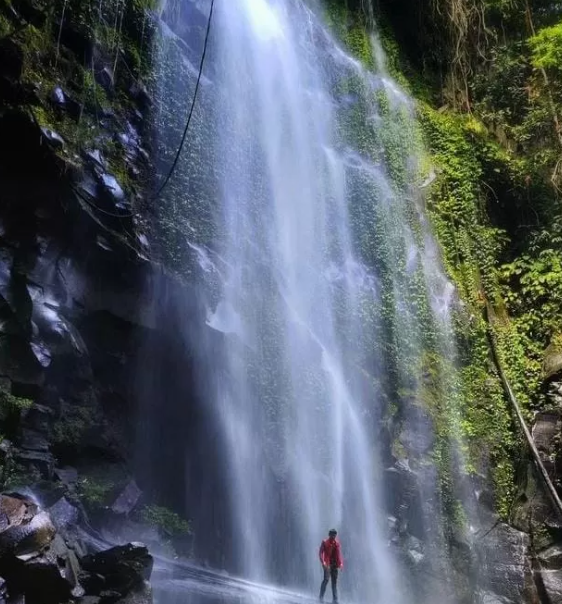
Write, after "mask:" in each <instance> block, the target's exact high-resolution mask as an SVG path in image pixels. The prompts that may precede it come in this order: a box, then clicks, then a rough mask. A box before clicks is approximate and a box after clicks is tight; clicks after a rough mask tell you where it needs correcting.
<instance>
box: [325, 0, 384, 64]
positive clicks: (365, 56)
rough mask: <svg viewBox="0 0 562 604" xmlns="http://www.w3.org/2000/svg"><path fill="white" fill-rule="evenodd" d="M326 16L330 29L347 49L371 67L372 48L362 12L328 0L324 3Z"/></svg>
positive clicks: (334, 0) (372, 59)
mask: <svg viewBox="0 0 562 604" xmlns="http://www.w3.org/2000/svg"><path fill="white" fill-rule="evenodd" d="M326 17H327V21H328V24H329V25H330V27H331V29H332V31H333V32H334V33H335V34H336V36H337V37H338V38H339V39H340V40H341V41H342V42H343V44H344V45H345V47H346V48H347V50H348V51H349V52H350V53H351V54H353V55H354V56H355V57H356V58H357V59H359V60H360V61H361V62H362V63H363V64H364V65H365V66H366V67H368V68H373V67H374V58H373V49H372V47H371V40H370V36H369V31H368V28H367V24H366V22H365V15H364V14H363V12H362V11H360V10H353V9H350V8H348V7H347V6H346V5H344V4H342V3H340V2H338V1H337V0H330V1H329V2H327V4H326Z"/></svg>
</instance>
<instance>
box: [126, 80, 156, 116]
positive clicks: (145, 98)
mask: <svg viewBox="0 0 562 604" xmlns="http://www.w3.org/2000/svg"><path fill="white" fill-rule="evenodd" d="M129 92H130V94H131V96H132V97H133V99H134V100H135V101H136V102H137V104H138V106H139V108H140V109H142V110H143V111H145V110H147V109H148V108H149V107H150V106H151V105H152V98H151V97H150V94H149V92H148V90H147V88H146V86H145V85H144V84H143V83H142V82H135V83H134V84H133V85H132V86H131V88H130V91H129Z"/></svg>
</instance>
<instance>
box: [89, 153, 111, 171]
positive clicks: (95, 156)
mask: <svg viewBox="0 0 562 604" xmlns="http://www.w3.org/2000/svg"><path fill="white" fill-rule="evenodd" d="M84 157H85V158H86V160H88V161H89V162H91V163H92V164H93V165H94V167H95V168H100V169H101V170H105V169H106V166H107V162H106V161H105V159H104V157H103V155H102V154H101V152H100V151H99V150H98V149H91V150H88V151H85V152H84Z"/></svg>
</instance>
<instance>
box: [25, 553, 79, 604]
mask: <svg viewBox="0 0 562 604" xmlns="http://www.w3.org/2000/svg"><path fill="white" fill-rule="evenodd" d="M61 553H62V552H60V551H59V554H61ZM58 558H60V556H57V555H56V554H55V553H54V552H47V553H45V554H43V555H41V556H39V557H36V558H33V559H31V560H29V561H27V562H25V563H24V566H23V569H22V570H21V579H22V583H23V585H22V587H23V592H24V595H25V602H26V604H60V602H67V601H68V600H69V599H70V597H71V595H72V586H71V584H70V583H69V582H68V581H67V580H66V578H65V577H64V576H63V574H64V565H62V568H61V566H59V561H58Z"/></svg>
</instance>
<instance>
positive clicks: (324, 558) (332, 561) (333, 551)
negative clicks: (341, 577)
mask: <svg viewBox="0 0 562 604" xmlns="http://www.w3.org/2000/svg"><path fill="white" fill-rule="evenodd" d="M337 534H338V532H337V531H336V529H330V531H329V532H328V538H327V539H324V541H322V543H321V544H320V551H319V552H318V554H319V556H320V564H321V565H322V568H323V569H324V580H323V581H322V585H321V586H320V602H322V601H323V600H324V594H325V593H326V587H327V586H328V580H329V579H331V580H332V601H333V602H334V603H335V604H337V601H338V572H339V571H340V570H341V569H342V568H343V557H342V555H341V545H340V542H339V541H338V540H337V539H336V535H337Z"/></svg>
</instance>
